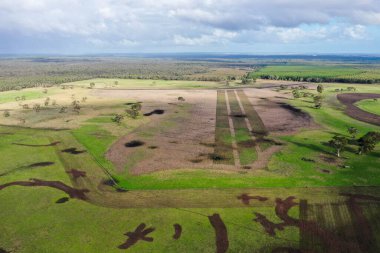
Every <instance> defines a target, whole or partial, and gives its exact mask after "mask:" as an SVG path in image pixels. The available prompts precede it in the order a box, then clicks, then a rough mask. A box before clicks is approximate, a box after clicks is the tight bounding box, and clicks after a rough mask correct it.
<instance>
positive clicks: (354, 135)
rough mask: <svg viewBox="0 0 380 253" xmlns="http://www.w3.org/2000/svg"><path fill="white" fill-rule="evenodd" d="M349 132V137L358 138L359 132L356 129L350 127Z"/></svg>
mask: <svg viewBox="0 0 380 253" xmlns="http://www.w3.org/2000/svg"><path fill="white" fill-rule="evenodd" d="M347 132H348V134H349V135H351V138H352V139H355V138H356V135H357V134H358V132H359V130H358V129H357V128H355V127H349V128H347Z"/></svg>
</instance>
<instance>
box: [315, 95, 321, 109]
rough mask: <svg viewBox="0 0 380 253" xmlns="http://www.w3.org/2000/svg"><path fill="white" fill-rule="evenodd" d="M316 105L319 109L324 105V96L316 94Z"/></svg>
mask: <svg viewBox="0 0 380 253" xmlns="http://www.w3.org/2000/svg"><path fill="white" fill-rule="evenodd" d="M313 100H314V107H315V108H317V109H319V108H321V107H322V97H321V96H314V98H313Z"/></svg>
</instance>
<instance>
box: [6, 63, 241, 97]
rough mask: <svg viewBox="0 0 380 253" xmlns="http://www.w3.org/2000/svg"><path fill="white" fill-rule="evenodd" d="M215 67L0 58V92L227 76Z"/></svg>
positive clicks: (220, 78) (225, 78)
mask: <svg viewBox="0 0 380 253" xmlns="http://www.w3.org/2000/svg"><path fill="white" fill-rule="evenodd" d="M218 67H220V68H223V67H224V65H223V64H220V63H207V62H201V63H200V62H178V61H171V60H158V59H127V58H95V59H94V58H92V59H91V60H88V59H59V60H52V59H49V58H47V59H41V58H37V59H2V60H0V91H6V90H15V89H23V88H32V87H41V86H42V87H49V86H53V85H58V84H62V83H68V82H75V81H80V80H86V79H92V78H122V79H153V80H154V79H160V80H198V81H223V80H227V77H228V76H227V75H222V74H221V73H220V72H215V71H212V69H214V68H218ZM214 72H215V74H214ZM238 78H240V76H239V77H238Z"/></svg>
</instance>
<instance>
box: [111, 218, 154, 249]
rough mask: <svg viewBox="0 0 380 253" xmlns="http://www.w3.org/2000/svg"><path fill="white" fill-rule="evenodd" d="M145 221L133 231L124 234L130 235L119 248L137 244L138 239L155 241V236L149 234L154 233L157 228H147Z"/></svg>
mask: <svg viewBox="0 0 380 253" xmlns="http://www.w3.org/2000/svg"><path fill="white" fill-rule="evenodd" d="M145 227H146V225H145V223H141V224H140V225H138V227H137V228H136V229H135V231H133V232H126V233H125V234H124V235H126V236H128V239H127V240H126V242H125V243H123V244H121V245H119V247H118V248H119V249H128V248H130V247H131V246H133V245H135V244H136V243H137V242H138V241H140V240H142V241H146V242H153V237H148V236H147V235H148V234H150V233H152V232H153V231H154V230H155V228H153V227H150V228H145Z"/></svg>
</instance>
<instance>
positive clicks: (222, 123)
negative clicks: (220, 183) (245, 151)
mask: <svg viewBox="0 0 380 253" xmlns="http://www.w3.org/2000/svg"><path fill="white" fill-rule="evenodd" d="M212 158H213V160H214V163H216V164H228V165H234V164H235V163H234V157H233V152H232V140H231V133H230V127H229V123H228V113H227V105H226V98H225V94H224V91H223V90H218V92H217V104H216V124H215V149H214V154H213V157H212Z"/></svg>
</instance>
